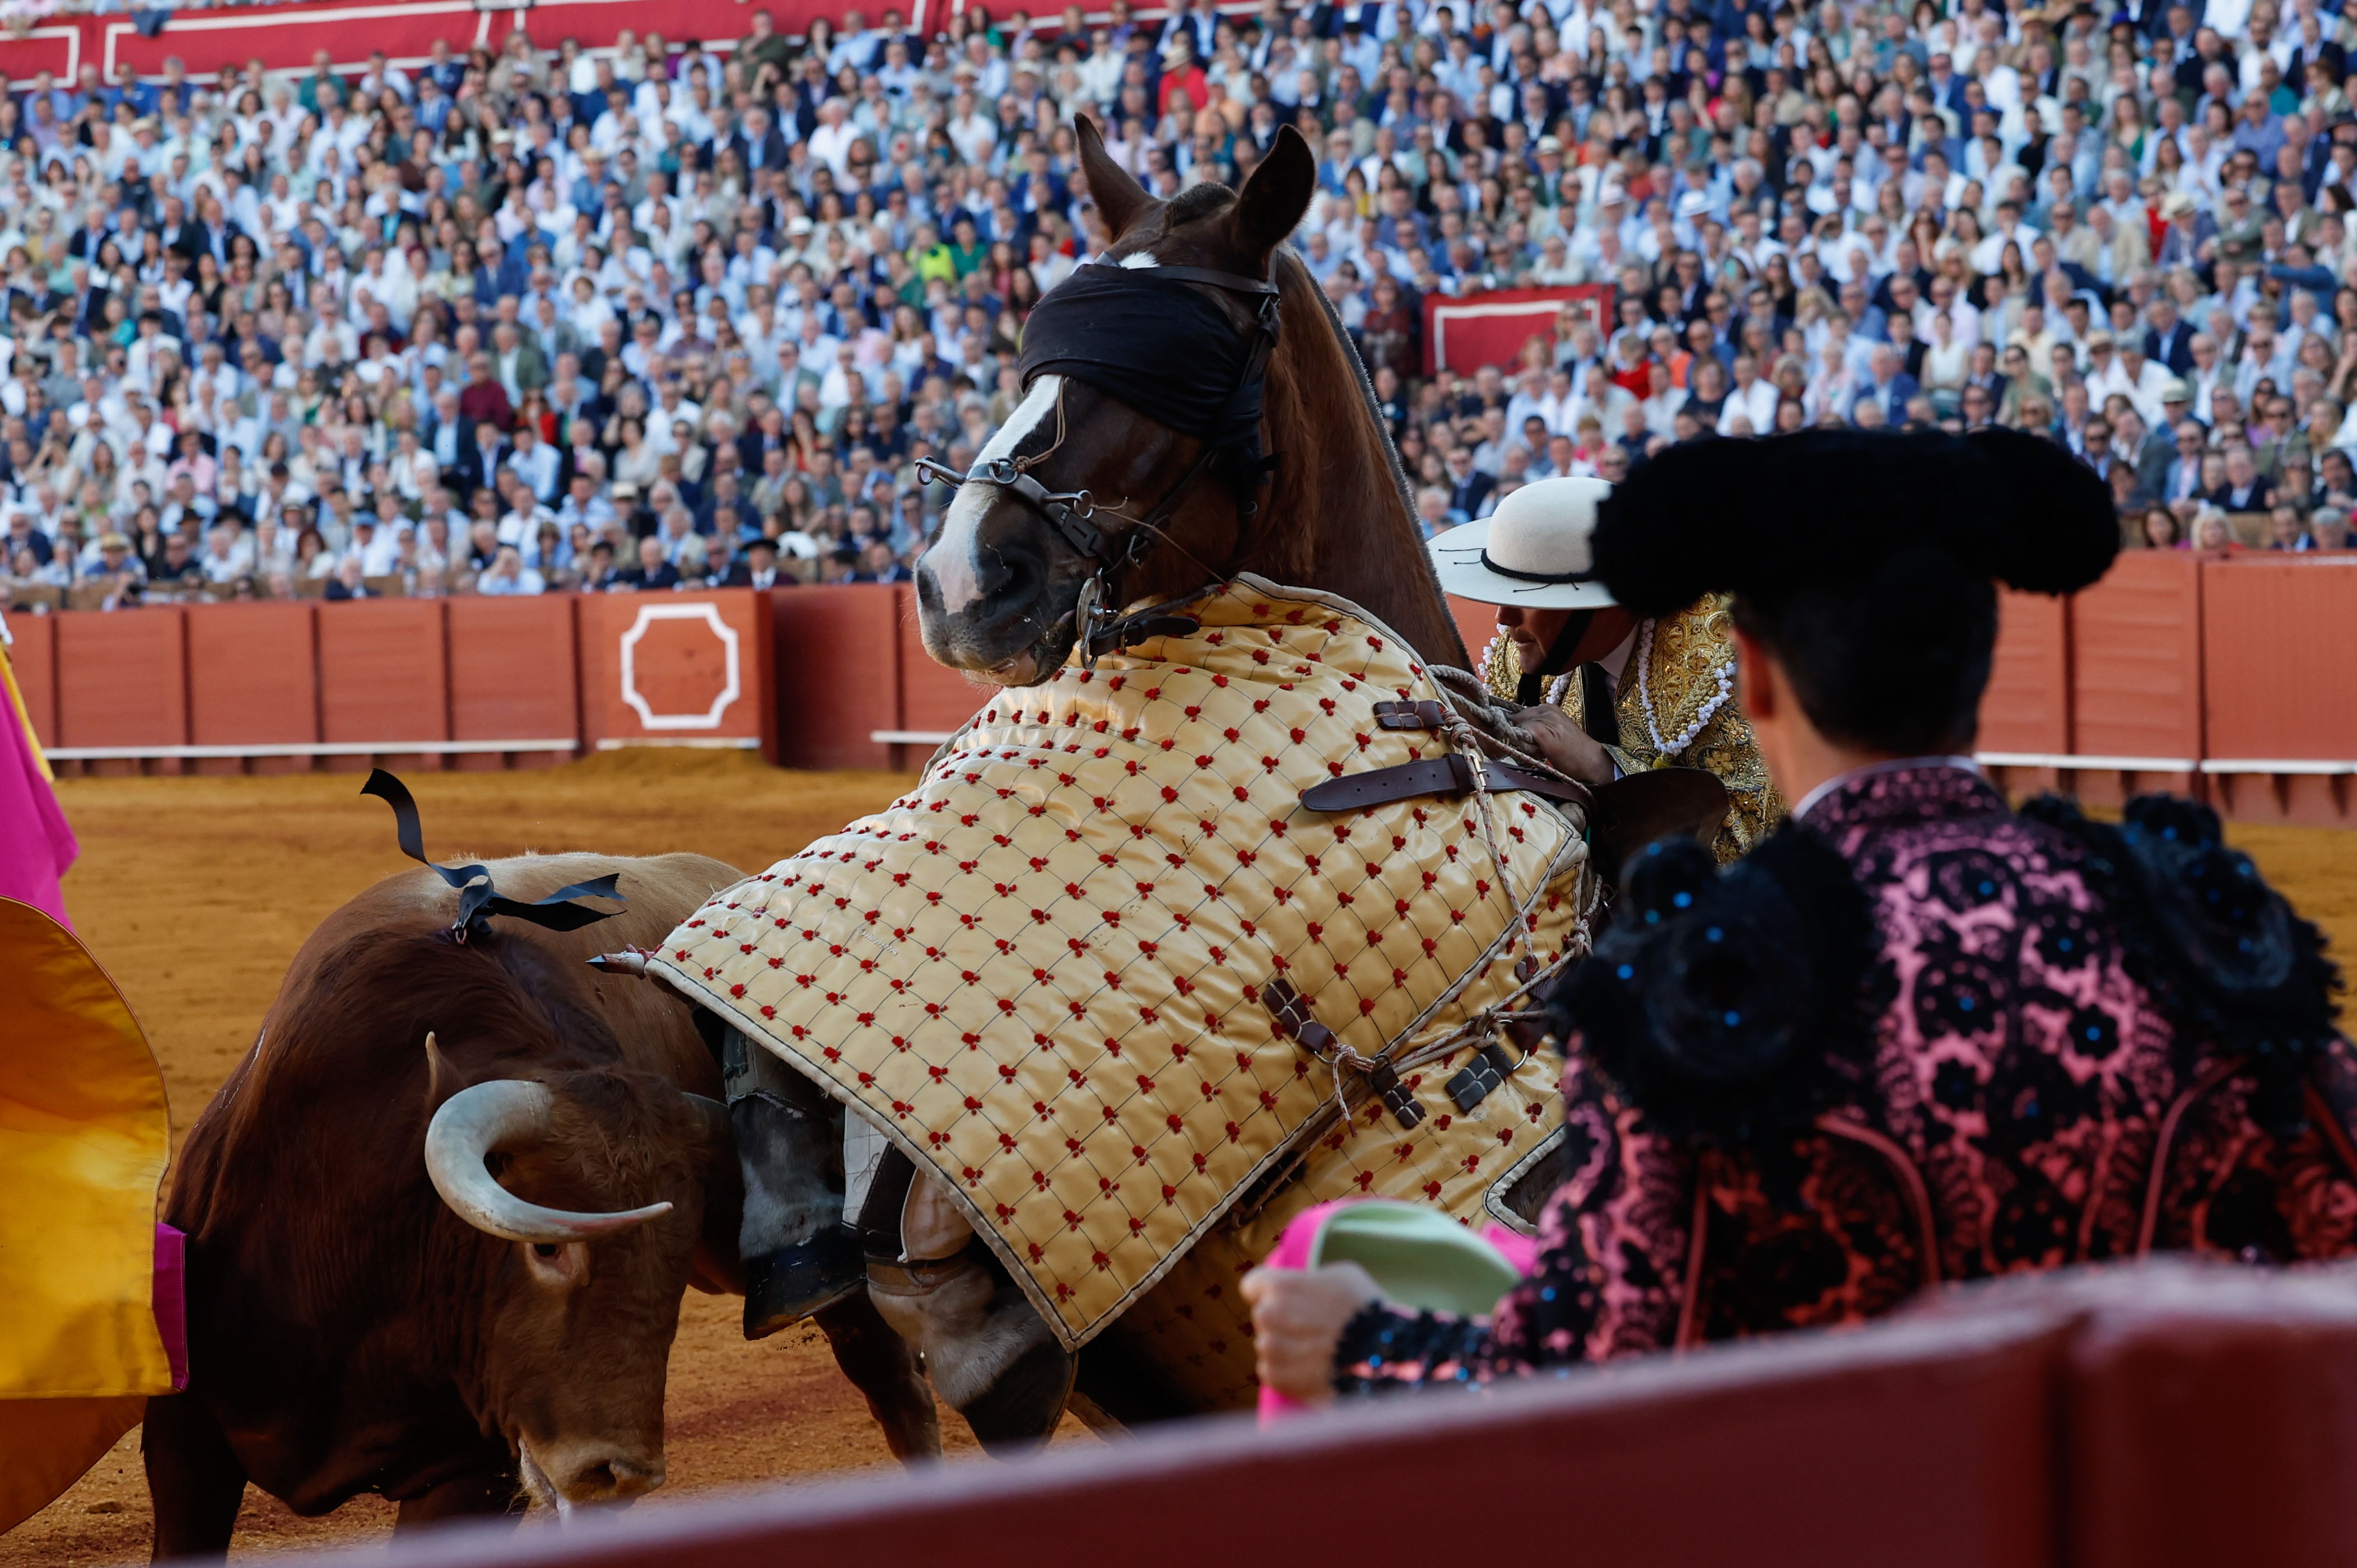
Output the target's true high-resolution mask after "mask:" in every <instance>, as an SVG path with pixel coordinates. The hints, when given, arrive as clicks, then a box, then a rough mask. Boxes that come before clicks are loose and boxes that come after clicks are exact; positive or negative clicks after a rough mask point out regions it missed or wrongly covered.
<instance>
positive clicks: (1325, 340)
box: [1173, 187, 1469, 668]
mask: <svg viewBox="0 0 2357 1568" xmlns="http://www.w3.org/2000/svg"><path fill="white" fill-rule="evenodd" d="M1197 189H1199V190H1200V189H1203V188H1202V187H1197ZM1213 189H1215V190H1216V189H1218V188H1216V187H1214V188H1213ZM1220 194H1221V195H1222V196H1225V194H1226V193H1225V192H1224V191H1221V192H1220ZM1193 195H1194V192H1193V191H1189V192H1185V193H1183V194H1182V195H1180V196H1179V198H1177V199H1175V200H1174V203H1173V205H1174V206H1176V205H1177V203H1178V202H1180V201H1185V200H1186V199H1188V198H1189V197H1190V196H1193ZM1205 205H1207V206H1209V205H1210V202H1209V201H1208V200H1207V201H1206V203H1205ZM1275 270H1276V277H1277V285H1278V287H1279V288H1280V289H1281V290H1282V291H1283V293H1282V295H1281V308H1282V309H1283V311H1284V316H1285V319H1286V323H1287V325H1288V326H1289V327H1290V328H1292V329H1291V330H1290V331H1288V332H1286V333H1285V335H1284V336H1283V337H1282V338H1280V339H1279V342H1278V346H1277V358H1278V362H1279V363H1280V364H1286V362H1287V361H1288V360H1289V361H1290V364H1289V370H1290V371H1291V374H1290V376H1289V378H1288V380H1289V381H1290V383H1291V385H1292V387H1293V389H1294V392H1295V393H1296V397H1295V398H1294V399H1286V398H1284V397H1281V396H1272V397H1271V398H1270V399H1269V403H1268V413H1269V423H1270V426H1271V429H1270V435H1271V436H1272V437H1273V440H1272V443H1271V446H1272V449H1273V450H1274V451H1275V453H1276V454H1277V455H1278V459H1279V461H1278V467H1277V471H1276V475H1275V483H1274V485H1273V486H1272V487H1271V491H1270V496H1269V503H1270V504H1269V509H1268V511H1269V514H1270V515H1272V516H1274V517H1276V518H1285V519H1300V520H1303V521H1302V522H1301V525H1300V526H1299V527H1298V528H1297V529H1294V530H1291V531H1290V533H1289V537H1288V539H1287V540H1286V542H1285V543H1284V545H1283V546H1280V547H1278V548H1276V549H1274V550H1272V551H1271V552H1270V553H1269V555H1268V556H1267V557H1266V564H1265V566H1256V567H1255V569H1258V570H1264V571H1267V572H1268V573H1269V575H1275V576H1277V577H1278V578H1279V580H1281V581H1286V582H1294V583H1300V584H1303V585H1309V586H1317V587H1321V588H1326V589H1328V590H1329V591H1331V592H1334V593H1338V594H1340V595H1342V596H1344V597H1346V598H1350V599H1352V600H1354V601H1355V602H1357V603H1358V604H1360V605H1361V606H1363V607H1365V608H1366V609H1368V610H1369V611H1371V612H1372V613H1373V614H1374V615H1376V616H1377V617H1378V618H1381V619H1383V620H1384V621H1385V622H1387V623H1388V624H1389V625H1390V626H1391V627H1392V628H1393V629H1394V631H1396V632H1398V633H1399V634H1400V635H1401V636H1402V637H1405V638H1406V639H1408V641H1409V642H1411V643H1412V644H1414V645H1415V648H1416V649H1417V650H1419V651H1421V652H1422V653H1423V654H1424V655H1425V657H1426V659H1428V660H1433V661H1434V662H1436V663H1447V664H1454V665H1456V666H1458V667H1459V668H1462V667H1464V666H1465V665H1466V664H1467V663H1468V662H1469V660H1468V659H1467V656H1466V652H1465V645H1464V640H1463V639H1462V638H1461V637H1460V636H1459V635H1458V630H1457V623H1456V620H1455V618H1453V617H1452V616H1451V615H1450V614H1449V612H1448V600H1447V598H1446V597H1444V596H1443V595H1442V593H1441V590H1440V579H1439V577H1438V576H1437V575H1435V573H1434V571H1433V569H1432V559H1431V556H1430V555H1429V554H1428V553H1426V550H1425V548H1424V541H1423V536H1422V533H1421V532H1420V531H1419V530H1418V529H1417V527H1416V524H1415V501H1414V492H1413V491H1412V490H1411V489H1410V488H1409V483H1408V476H1407V469H1406V467H1405V464H1403V463H1402V462H1401V460H1400V455H1399V449H1398V447H1397V446H1394V444H1393V441H1392V437H1391V431H1390V430H1389V429H1388V428H1387V427H1386V426H1385V424H1383V413H1382V409H1381V407H1380V405H1379V404H1378V403H1376V401H1375V388H1374V381H1373V379H1372V377H1371V376H1369V374H1368V373H1367V368H1366V365H1365V363H1364V362H1363V361H1362V360H1360V358H1359V352H1358V349H1357V348H1356V347H1355V346H1354V345H1353V344H1352V343H1351V338H1350V334H1349V333H1348V332H1347V331H1345V330H1344V328H1343V326H1342V322H1341V317H1340V316H1339V315H1338V314H1337V313H1336V311H1335V309H1334V305H1333V302H1332V301H1331V300H1329V299H1328V298H1327V297H1326V291H1325V290H1324V289H1322V288H1319V287H1318V283H1317V280H1316V279H1315V278H1313V277H1311V276H1310V274H1309V269H1308V266H1307V264H1305V263H1303V262H1302V260H1301V258H1300V256H1299V255H1297V253H1296V252H1294V251H1293V249H1292V248H1291V247H1290V246H1286V247H1283V248H1280V249H1279V250H1278V252H1277V253H1276V257H1275ZM1312 300H1315V301H1316V306H1315V312H1314V318H1315V319H1316V320H1317V321H1319V322H1322V323H1323V324H1324V326H1325V327H1326V328H1327V330H1326V331H1325V332H1323V333H1320V332H1318V331H1316V330H1315V329H1314V328H1313V329H1310V330H1304V329H1303V328H1307V327H1308V326H1309V323H1310V322H1311V320H1312V319H1313V312H1312V308H1311V306H1310V301H1312ZM1320 359H1323V360H1324V361H1325V362H1324V363H1323V364H1320V363H1318V360H1320ZM1346 389H1347V390H1346ZM1272 391H1274V388H1272ZM1313 459H1314V461H1313ZM1386 481H1388V482H1386ZM1418 588H1421V590H1422V591H1421V592H1420V593H1419V592H1418V591H1417V590H1418Z"/></svg>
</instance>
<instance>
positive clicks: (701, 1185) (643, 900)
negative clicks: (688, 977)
mask: <svg viewBox="0 0 2357 1568" xmlns="http://www.w3.org/2000/svg"><path fill="white" fill-rule="evenodd" d="M396 788H397V786H396ZM404 799H405V794H404ZM396 809H397V810H398V809H399V808H396ZM413 838H414V826H411V825H410V824H408V823H406V822H405V823H404V848H411V841H412V839H413ZM412 853H413V854H414V853H415V851H414V849H412ZM419 858H421V859H422V858H423V857H422V855H421V856H419ZM476 869H480V870H482V871H483V872H485V873H487V878H488V879H487V880H485V881H484V883H483V886H484V888H485V889H486V890H488V889H489V888H490V887H491V886H494V885H496V887H497V889H498V891H499V893H500V895H502V896H503V897H501V898H500V899H498V900H496V901H494V904H493V909H492V912H493V913H500V912H507V911H511V910H513V909H515V908H517V906H518V904H519V902H520V901H529V900H532V899H536V898H541V897H545V896H547V895H549V894H551V893H552V892H553V891H563V890H564V889H562V887H561V885H564V884H568V883H577V882H580V881H581V880H582V879H584V878H586V877H589V876H592V875H597V874H598V873H618V874H619V877H618V881H619V889H620V894H621V896H622V897H626V898H627V900H628V903H627V908H624V909H623V911H622V912H620V913H619V914H616V915H613V916H611V917H610V918H608V920H607V921H606V922H605V923H603V924H600V925H598V926H597V927H595V928H594V929H582V930H565V929H541V928H539V927H536V926H533V925H527V924H524V923H522V922H520V921H514V920H499V921H496V922H493V921H490V920H486V919H480V918H478V919H476V920H475V921H474V923H472V924H468V923H467V918H466V914H465V912H464V909H463V908H462V900H465V899H467V898H468V897H469V896H468V895H467V894H465V893H464V892H463V890H460V889H457V886H456V884H455V883H454V882H453V880H452V878H451V876H450V875H448V874H444V875H441V876H439V877H437V875H436V870H438V868H435V869H425V870H417V871H412V872H407V873H403V874H400V875H393V876H391V877H388V878H386V879H385V880H383V881H382V882H380V883H378V884H377V885H376V886H373V887H371V888H370V889H368V890H367V891H366V892H364V893H362V894H361V895H360V896H359V897H356V898H354V899H353V900H352V901H351V902H350V903H349V904H346V905H345V906H344V907H343V908H340V909H339V910H337V911H336V912H335V913H334V914H333V915H331V916H329V917H328V919H327V920H326V921H324V922H323V923H322V924H321V925H320V926H319V928H318V929H317V930H316V931H314V932H313V933H312V934H311V936H310V937H309V939H308V940H306V941H305V942H304V944H303V946H302V948H301V950H299V951H298V952H297V953H296V957H295V961H294V963H293V964H292V966H291V967H290V968H289V970H288V972H287V974H286V976H285V981H284V982H283V983H282V984H281V986H280V988H279V992H278V995H277V998H276V1000H275V1001H274V1003H273V1004H272V1005H271V1007H270V1010H269V1012H268V1014H267V1015H266V1016H265V1018H264V1024H263V1028H262V1032H261V1034H260V1036H258V1037H257V1038H256V1040H255V1041H254V1043H253V1047H252V1048H251V1049H249V1050H248V1051H247V1052H246V1055H245V1057H244V1058H243V1059H242V1061H241V1062H240V1063H239V1064H238V1067H237V1069H235V1071H233V1072H232V1073H231V1075H230V1078H229V1079H228V1081H227V1082H226V1083H224V1084H223V1085H222V1086H221V1090H220V1091H219V1092H218V1093H217V1094H216V1095H215V1096H214V1097H213V1100H212V1101H211V1103H210V1105H209V1106H207V1108H206V1110H205V1112H204V1114H203V1115H202V1116H201V1117H200V1118H199V1121H198V1122H197V1124H196V1126H195V1127H194V1128H193V1129H192V1130H191V1131H190V1132H189V1133H188V1139H187V1142H186V1144H185V1145H184V1146H183V1148H182V1151H181V1155H180V1164H179V1168H178V1173H177V1174H176V1176H175V1178H174V1182H173V1187H172V1195H171V1199H170V1202H169V1205H168V1208H167V1219H169V1220H170V1222H171V1223H172V1224H174V1225H176V1226H178V1228H179V1229H180V1230H184V1231H186V1232H187V1233H188V1340H189V1352H190V1355H189V1360H190V1380H189V1384H188V1389H187V1391H185V1392H182V1393H179V1394H175V1395H172V1396H169V1397H166V1398H159V1399H156V1400H154V1401H151V1402H150V1403H149V1405H148V1409H147V1416H146V1426H145V1436H144V1443H143V1446H144V1449H145V1462H146V1471H147V1480H148V1486H149V1489H150V1492H151V1495H152V1497H153V1499H154V1505H155V1520H156V1533H155V1555H156V1558H157V1559H158V1560H161V1559H164V1558H167V1557H172V1556H178V1555H185V1554H190V1553H207V1554H214V1555H218V1554H221V1553H222V1552H226V1551H227V1549H228V1547H229V1544H230V1540H231V1533H232V1530H233V1528H234V1525H235V1521H236V1519H237V1514H238V1510H239V1506H240V1503H241V1501H242V1498H243V1495H244V1489H245V1486H246V1483H247V1482H249V1481H251V1482H253V1484H255V1485H256V1486H259V1487H262V1489H263V1490H264V1491H266V1492H268V1493H270V1494H271V1495H272V1496H274V1497H276V1498H279V1499H280V1500H281V1501H283V1502H285V1504H286V1505H287V1506H288V1507H289V1508H290V1509H294V1510H295V1511H296V1513H298V1514H303V1515H307V1516H308V1515H317V1514H321V1513H325V1512H328V1510H330V1509H335V1508H337V1507H338V1506H339V1505H340V1504H342V1503H343V1502H345V1501H347V1500H348V1499H350V1498H352V1497H354V1496H356V1495H358V1494H360V1493H362V1492H375V1493H379V1494H382V1496H384V1497H386V1498H390V1499H392V1500H393V1501H394V1502H396V1503H397V1504H398V1505H399V1513H398V1519H397V1522H396V1525H395V1530H396V1532H397V1533H398V1532H401V1531H406V1530H412V1529H414V1528H415V1527H417V1526H419V1525H421V1524H424V1523H427V1522H430V1521H433V1520H442V1519H447V1518H451V1517H456V1516H463V1515H489V1516H494V1517H496V1516H512V1515H514V1514H516V1513H518V1512H520V1511H522V1509H523V1508H524V1507H526V1506H527V1505H528V1503H529V1502H530V1501H531V1500H532V1499H533V1498H538V1499H539V1500H541V1501H542V1502H544V1503H545V1504H548V1505H551V1506H554V1508H556V1509H558V1510H559V1511H560V1512H563V1511H569V1510H570V1509H574V1508H576V1507H578V1506H581V1505H586V1504H597V1503H611V1502H619V1501H625V1500H628V1499H630V1498H633V1497H636V1496H638V1495H639V1494H640V1493H643V1492H645V1491H648V1490H650V1489H651V1488H652V1487H656V1486H658V1485H660V1484H661V1483H662V1479H663V1426H662V1401H663V1382H664V1372H665V1364H666V1360H667V1358H668V1354H669V1350H670V1347H671V1343H672V1339H673V1336H674V1334H675V1332H676V1330H677V1327H678V1320H679V1307H680V1300H681V1297H682V1295H683V1292H684V1289H685V1287H686V1286H687V1284H688V1283H691V1281H692V1282H693V1283H695V1284H697V1285H698V1286H699V1287H701V1288H704V1289H706V1290H731V1289H734V1290H741V1289H742V1284H741V1276H740V1274H739V1273H738V1271H737V1264H736V1262H735V1260H736V1258H737V1246H738V1241H737V1225H738V1216H739V1211H740V1209H741V1207H742V1197H741V1188H740V1187H738V1185H737V1172H736V1156H735V1153H734V1143H733V1140H732V1137H731V1134H730V1131H729V1127H728V1123H727V1119H726V1112H722V1111H721V1110H720V1108H719V1106H718V1104H717V1103H716V1101H715V1100H714V1099H711V1098H707V1097H715V1096H717V1095H718V1094H719V1093H720V1091H721V1090H720V1074H719V1070H718V1068H717V1066H716V1062H715V1059H714V1057H713V1054H712V1052H711V1051H710V1050H709V1049H708V1048H707V1047H706V1046H705V1042H704V1041H703V1040H702V1039H701V1038H700V1037H699V1036H698V1034H697V1032H696V1028H695V1026H694V1023H693V1022H692V1021H691V1018H690V1015H689V1013H688V1011H687V1009H686V1008H685V1007H684V1006H683V1005H682V1004H680V1003H678V1002H676V1001H674V1000H673V999H671V998H670V997H668V996H666V995H664V994H663V993H661V992H660V991H658V990H657V989H656V988H654V987H651V986H647V985H643V984H639V983H633V982H631V981H629V980H625V979H620V978H618V977H610V976H608V975H605V974H601V973H599V972H596V971H594V970H593V969H591V968H589V967H588V966H587V963H586V961H587V959H589V958H590V957H591V955H592V954H594V953H596V952H597V951H598V950H600V948H602V947H604V946H607V945H610V944H612V943H614V942H616V941H620V942H624V943H651V942H654V941H656V940H660V939H661V938H662V935H663V934H664V933H665V932H666V931H668V930H669V929H672V927H673V926H674V925H675V924H677V923H678V922H679V921H680V920H682V919H683V918H687V916H689V915H690V914H691V913H692V912H693V911H694V909H695V908H697V907H698V906H699V905H701V904H702V903H703V902H704V901H705V899H706V898H707V897H710V896H711V894H712V893H713V892H714V891H715V890H716V889H718V888H721V887H725V886H729V885H731V884H733V883H735V882H737V880H739V879H740V875H741V874H740V873H738V872H737V871H736V870H734V869H732V868H731V867H729V866H727V865H723V864H722V863H720V862H718V861H716V860H710V859H706V858H705V857H703V856H700V855H693V854H668V855H662V856H657V857H652V858H647V859H633V858H629V857H621V856H606V855H587V854H562V855H532V856H523V857H520V858H516V859H509V860H499V861H493V862H490V863H488V864H487V865H485V866H483V867H481V868H473V867H469V868H468V870H469V871H470V872H471V871H474V870H476ZM481 901H482V900H481V899H480V898H479V897H476V898H473V900H472V902H473V903H475V904H479V903H481ZM454 911H457V912H459V913H460V918H458V919H457V920H454V918H453V917H454ZM821 1326H822V1327H823V1328H824V1330H825V1331H826V1333H827V1335H828V1337H829V1338H830V1340H831V1341H832V1344H833V1347H834V1353H835V1356H836V1359H837V1360H838V1362H839V1363H840V1364H841V1365H842V1367H843V1369H844V1370H845V1373H846V1374H847V1375H848V1376H849V1377H850V1378H851V1380H852V1381H853V1382H854V1383H855V1384H856V1386H858V1387H859V1388H860V1389H861V1390H862V1391H863V1392H864V1393H866V1395H867V1398H868V1401H869V1405H870V1408H871V1410H872V1411H873V1412H875V1414H876V1417H877V1421H878V1423H880V1424H881V1425H882V1426H883V1428H884V1430H885V1434H886V1437H887V1441H888V1443H889V1444H890V1445H891V1448H892V1450H893V1452H894V1453H895V1454H896V1455H899V1456H901V1457H903V1458H906V1457H909V1456H912V1455H928V1454H936V1453H938V1452H939V1451H940V1434H939V1431H938V1428H937V1426H936V1423H935V1416H934V1411H933V1405H932V1402H931V1395H930V1393H929V1391H927V1389H926V1387H925V1385H924V1381H923V1378H922V1374H921V1372H920V1369H919V1368H918V1365H917V1362H916V1360H915V1358H914V1356H913V1354H912V1353H911V1352H909V1350H908V1349H906V1348H904V1347H903V1345H902V1344H901V1342H900V1340H899V1337H897V1336H895V1335H893V1334H892V1333H891V1332H890V1331H889V1330H888V1329H887V1328H885V1327H884V1326H883V1325H882V1323H881V1322H880V1320H878V1319H877V1317H876V1316H875V1313H874V1310H873V1308H872V1307H869V1306H868V1305H866V1301H865V1298H864V1296H859V1297H853V1298H847V1299H846V1300H845V1302H843V1303H840V1304H838V1305H836V1306H834V1307H833V1308H830V1309H829V1312H828V1314H827V1315H825V1316H823V1318H822V1319H821Z"/></svg>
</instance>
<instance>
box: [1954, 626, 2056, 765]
mask: <svg viewBox="0 0 2357 1568" xmlns="http://www.w3.org/2000/svg"><path fill="white" fill-rule="evenodd" d="M2070 648H2071V633H2070V624H2069V619H2068V617H2067V615H2066V613H2065V609H2064V606H2063V602H2062V601H2061V599H2056V598H2049V597H2048V596H2045V595H2043V594H2016V593H2001V594H1999V595H1998V596H1997V636H1996V658H1995V660H1993V661H1992V663H1991V665H1990V667H1989V682H1988V690H1987V692H1986V694H1984V695H1983V697H1982V698H1981V728H1980V738H1979V740H1978V741H1977V742H1976V743H1975V744H1976V745H1977V746H1978V748H1979V749H1980V750H1982V751H2012V752H2039V753H2043V754H2047V755H2060V754H2061V753H2063V752H2067V751H2069V750H2070V749H2071V683H2070V673H2069V671H2070Z"/></svg>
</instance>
